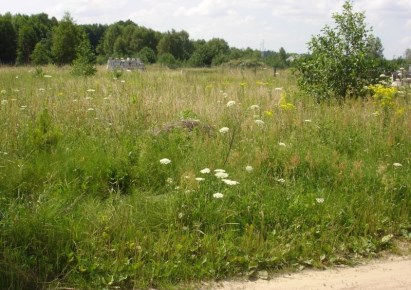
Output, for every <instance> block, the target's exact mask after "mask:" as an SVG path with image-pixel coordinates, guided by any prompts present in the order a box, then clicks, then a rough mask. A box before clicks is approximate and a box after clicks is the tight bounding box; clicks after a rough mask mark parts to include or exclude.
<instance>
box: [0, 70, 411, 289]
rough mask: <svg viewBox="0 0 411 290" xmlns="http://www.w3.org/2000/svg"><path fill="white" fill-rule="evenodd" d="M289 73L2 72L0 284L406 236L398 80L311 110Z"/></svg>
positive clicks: (92, 284) (405, 110)
mask: <svg viewBox="0 0 411 290" xmlns="http://www.w3.org/2000/svg"><path fill="white" fill-rule="evenodd" d="M295 84H296V81H295V79H294V77H293V76H292V75H291V74H289V72H287V71H281V72H280V74H279V75H278V76H277V77H275V78H274V77H273V76H272V72H270V71H268V70H259V71H256V72H254V71H248V70H229V69H227V68H222V69H221V68H220V69H203V70H199V69H184V70H178V71H177V70H168V69H160V68H156V67H149V68H148V69H147V71H145V72H144V73H140V72H124V73H122V74H119V75H117V76H116V77H114V78H113V74H111V73H109V72H107V71H105V69H104V68H99V70H98V72H97V74H96V75H95V76H92V77H88V78H84V79H82V78H78V77H75V76H72V75H71V74H70V69H69V68H55V67H51V66H50V67H44V68H43V69H42V73H41V74H39V73H38V69H37V70H36V69H32V68H9V67H2V68H0V90H1V93H0V98H1V100H0V101H1V104H0V247H1V251H0V288H1V289H55V288H60V289H61V288H62V287H63V288H64V287H69V288H76V289H119V288H118V287H120V288H121V289H146V288H150V287H155V288H159V289H170V288H173V287H188V286H187V285H188V284H189V283H192V282H198V281H201V280H210V279H212V280H213V279H215V280H220V279H225V278H228V277H233V276H235V275H249V276H250V277H255V276H258V273H259V272H260V271H262V270H268V271H277V270H282V269H299V268H303V267H317V268H323V267H326V266H329V265H333V264H341V263H343V264H346V263H351V262H352V261H353V260H355V259H356V258H358V257H364V256H374V255H377V254H378V252H379V251H381V250H383V249H386V248H389V247H390V246H391V243H392V241H393V239H396V238H401V237H402V238H408V239H409V238H410V236H411V234H410V232H411V222H410V213H411V212H410V208H411V204H410V203H411V190H410V180H411V174H410V173H411V169H410V168H411V156H410V148H411V139H410V136H411V134H410V133H411V111H410V110H411V108H410V103H409V99H410V97H411V94H410V90H409V89H408V90H407V89H404V90H403V91H401V92H397V93H396V97H393V96H392V98H391V99H390V103H389V106H388V107H387V106H385V107H384V110H383V112H381V104H380V103H379V102H378V99H376V98H372V97H371V95H370V97H369V98H368V99H362V100H352V101H347V102H346V103H344V104H341V103H336V104H333V103H327V104H317V103H315V102H314V101H313V98H311V97H310V96H306V95H304V94H302V93H301V92H299V91H298V90H297V89H296V86H295ZM193 119H197V120H199V122H200V123H199V124H200V125H197V126H193V127H184V126H175V127H173V126H171V125H170V124H174V123H173V122H176V121H181V120H193ZM196 124H198V123H196ZM166 128H167V129H166ZM205 128H206V129H205ZM218 169H220V170H218ZM215 170H217V171H215ZM179 285H180V286H179ZM181 285H185V286H181ZM115 287H117V288H115Z"/></svg>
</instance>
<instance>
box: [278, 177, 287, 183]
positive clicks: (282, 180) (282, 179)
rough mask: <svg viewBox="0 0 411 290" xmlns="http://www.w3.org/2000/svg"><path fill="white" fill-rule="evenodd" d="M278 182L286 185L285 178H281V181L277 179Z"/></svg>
mask: <svg viewBox="0 0 411 290" xmlns="http://www.w3.org/2000/svg"><path fill="white" fill-rule="evenodd" d="M277 181H278V182H281V183H284V182H285V179H284V178H280V179H277Z"/></svg>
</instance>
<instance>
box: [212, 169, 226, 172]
mask: <svg viewBox="0 0 411 290" xmlns="http://www.w3.org/2000/svg"><path fill="white" fill-rule="evenodd" d="M214 172H225V170H224V169H215V170H214Z"/></svg>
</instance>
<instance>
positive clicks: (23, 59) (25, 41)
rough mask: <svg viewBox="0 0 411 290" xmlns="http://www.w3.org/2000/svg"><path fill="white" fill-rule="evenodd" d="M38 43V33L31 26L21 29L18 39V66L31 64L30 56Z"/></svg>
mask: <svg viewBox="0 0 411 290" xmlns="http://www.w3.org/2000/svg"><path fill="white" fill-rule="evenodd" d="M37 41H38V37H37V35H36V31H35V30H34V28H33V27H32V26H30V25H29V24H27V25H24V26H23V27H21V28H20V29H19V33H18V39H17V64H25V63H29V62H30V55H31V54H32V52H33V50H34V47H35V46H36V43H37Z"/></svg>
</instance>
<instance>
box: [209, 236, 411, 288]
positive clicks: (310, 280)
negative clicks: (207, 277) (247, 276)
mask: <svg viewBox="0 0 411 290" xmlns="http://www.w3.org/2000/svg"><path fill="white" fill-rule="evenodd" d="M394 252H395V253H397V254H400V255H401V256H394V255H392V254H384V255H383V258H380V259H377V260H371V261H367V262H363V263H361V264H360V265H357V266H354V267H350V266H338V267H334V268H331V269H327V270H304V271H301V272H297V273H287V274H278V275H277V276H274V277H272V278H271V279H270V280H257V281H225V282H222V283H219V284H213V285H209V286H210V287H209V288H208V287H207V289H217V290H274V289H294V290H296V289H301V290H302V289H304V290H307V289H308V290H309V289H320V290H324V289H346V290H348V289H363V290H371V289H372V290H378V289H384V290H385V289H410V290H411V255H410V244H409V243H408V242H407V243H403V244H401V243H398V244H397V246H396V250H395V251H394Z"/></svg>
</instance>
